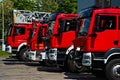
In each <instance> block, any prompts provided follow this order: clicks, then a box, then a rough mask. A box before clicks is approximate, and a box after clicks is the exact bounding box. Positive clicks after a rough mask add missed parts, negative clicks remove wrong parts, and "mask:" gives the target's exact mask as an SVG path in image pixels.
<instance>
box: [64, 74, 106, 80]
mask: <svg viewBox="0 0 120 80" xmlns="http://www.w3.org/2000/svg"><path fill="white" fill-rule="evenodd" d="M64 75H65V77H64V78H65V79H68V80H106V79H104V78H96V77H95V76H94V75H92V74H91V73H67V72H66V73H64Z"/></svg>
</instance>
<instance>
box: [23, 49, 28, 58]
mask: <svg viewBox="0 0 120 80" xmlns="http://www.w3.org/2000/svg"><path fill="white" fill-rule="evenodd" d="M23 58H24V59H27V51H24V52H23Z"/></svg>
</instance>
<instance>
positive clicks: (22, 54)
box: [19, 48, 28, 61]
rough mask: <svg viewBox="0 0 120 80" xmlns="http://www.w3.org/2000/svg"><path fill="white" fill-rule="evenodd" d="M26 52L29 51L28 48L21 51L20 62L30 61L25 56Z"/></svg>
mask: <svg viewBox="0 0 120 80" xmlns="http://www.w3.org/2000/svg"><path fill="white" fill-rule="evenodd" d="M26 51H27V48H24V49H22V50H20V53H19V55H20V60H23V61H28V59H27V56H26V54H25V52H26Z"/></svg>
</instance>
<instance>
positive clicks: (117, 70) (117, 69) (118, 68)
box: [112, 65, 120, 77]
mask: <svg viewBox="0 0 120 80" xmlns="http://www.w3.org/2000/svg"><path fill="white" fill-rule="evenodd" d="M112 73H113V75H114V76H116V77H120V65H115V66H114V67H113V69H112Z"/></svg>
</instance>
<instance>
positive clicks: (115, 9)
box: [94, 8, 120, 14]
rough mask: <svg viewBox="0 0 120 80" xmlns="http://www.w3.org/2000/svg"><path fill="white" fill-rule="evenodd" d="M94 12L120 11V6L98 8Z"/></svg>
mask: <svg viewBox="0 0 120 80" xmlns="http://www.w3.org/2000/svg"><path fill="white" fill-rule="evenodd" d="M94 13H107V14H108V13H116V14H118V13H120V8H103V9H96V10H94Z"/></svg>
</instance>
